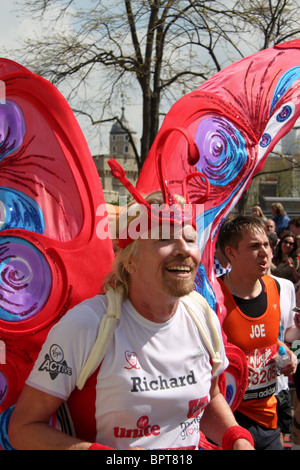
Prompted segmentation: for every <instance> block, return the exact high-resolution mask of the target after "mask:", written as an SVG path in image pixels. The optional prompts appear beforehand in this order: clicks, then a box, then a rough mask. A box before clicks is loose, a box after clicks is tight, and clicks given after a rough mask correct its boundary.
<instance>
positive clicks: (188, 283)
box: [162, 268, 197, 298]
mask: <svg viewBox="0 0 300 470" xmlns="http://www.w3.org/2000/svg"><path fill="white" fill-rule="evenodd" d="M196 273H197V269H196V268H193V269H192V271H191V273H190V276H189V277H188V278H180V277H177V278H173V279H170V278H169V277H168V275H167V274H166V275H164V276H163V279H162V289H163V291H164V292H165V293H166V294H169V295H171V296H172V297H178V298H179V297H183V296H185V295H188V294H190V293H191V292H192V291H193V290H194V288H195V284H194V283H195V277H196Z"/></svg>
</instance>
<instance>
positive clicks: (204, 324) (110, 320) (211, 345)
mask: <svg viewBox="0 0 300 470" xmlns="http://www.w3.org/2000/svg"><path fill="white" fill-rule="evenodd" d="M106 294H107V299H108V305H107V312H106V314H105V315H104V317H103V318H102V320H101V323H100V326H99V330H98V334H97V338H96V341H95V343H94V345H93V347H92V350H91V352H90V355H89V357H88V359H87V361H86V363H85V364H84V366H83V368H82V369H81V371H80V374H79V377H78V379H77V382H76V386H77V388H79V390H81V389H82V388H83V387H84V384H85V382H86V380H87V379H88V377H89V376H90V375H91V373H92V372H94V371H95V370H96V369H97V367H98V366H99V364H101V362H102V360H103V358H104V356H105V354H106V352H107V349H108V347H109V345H110V343H111V341H112V338H113V335H114V331H115V328H116V326H117V324H118V321H119V320H120V318H121V304H122V298H123V295H122V291H120V290H119V291H115V290H114V289H109V290H108V291H107V293H106ZM182 301H183V303H184V305H185V307H186V309H187V311H188V313H189V315H190V316H191V318H192V319H193V321H194V322H195V324H196V326H197V328H198V330H199V333H200V336H201V338H202V340H203V342H204V344H205V346H206V348H207V350H208V352H209V354H210V356H211V359H212V363H213V375H215V374H216V372H217V371H218V369H219V368H220V366H221V365H222V364H223V361H222V359H221V339H220V335H219V333H218V331H217V328H216V325H215V323H214V319H213V316H214V315H216V314H215V313H214V312H213V311H212V310H211V308H210V306H209V305H208V303H207V301H206V300H205V298H204V297H203V296H202V295H200V294H198V292H196V291H193V292H191V293H190V294H189V295H188V296H185V297H183V298H182ZM191 301H192V302H196V303H197V305H196V311H197V313H195V312H194V310H195V309H194V308H193V304H192V303H191ZM199 304H200V305H201V307H202V309H203V310H201V309H199Z"/></svg>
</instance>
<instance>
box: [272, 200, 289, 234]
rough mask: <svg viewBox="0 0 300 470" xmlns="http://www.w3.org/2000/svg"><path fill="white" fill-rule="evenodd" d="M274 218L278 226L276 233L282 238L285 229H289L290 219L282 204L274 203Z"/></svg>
mask: <svg viewBox="0 0 300 470" xmlns="http://www.w3.org/2000/svg"><path fill="white" fill-rule="evenodd" d="M271 213H272V216H273V217H272V218H273V220H274V222H275V225H276V233H277V235H278V237H279V238H280V233H281V231H282V230H283V229H285V228H289V223H290V218H289V217H288V216H287V214H286V212H285V210H284V207H283V205H282V204H281V203H280V202H274V203H273V204H272V205H271Z"/></svg>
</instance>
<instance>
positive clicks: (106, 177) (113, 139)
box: [94, 107, 138, 205]
mask: <svg viewBox="0 0 300 470" xmlns="http://www.w3.org/2000/svg"><path fill="white" fill-rule="evenodd" d="M120 121H121V123H122V124H120V123H119V122H116V123H114V124H113V126H112V127H111V130H110V133H109V154H108V155H97V156H96V157H94V161H95V164H96V167H97V170H98V173H99V176H100V180H101V184H102V188H103V193H104V198H105V201H106V202H107V203H110V204H117V205H124V204H123V203H122V202H124V199H125V197H127V196H128V191H127V189H126V188H125V187H124V186H123V185H122V184H121V183H120V182H119V181H118V180H116V179H115V178H114V177H113V176H112V175H111V170H110V167H109V165H108V163H107V162H108V160H109V159H110V158H114V159H115V160H117V161H118V163H120V165H121V166H122V167H123V168H124V170H125V172H126V176H127V178H128V179H129V181H130V182H131V183H132V184H133V185H134V186H135V185H136V182H137V179H138V166H137V162H136V158H135V154H134V151H133V147H132V145H131V143H130V141H129V135H128V132H127V131H126V130H125V129H127V130H128V131H130V134H131V136H132V139H133V141H134V143H135V146H136V147H137V133H136V132H135V131H134V130H133V129H131V127H130V124H129V123H128V121H127V119H126V118H125V109H124V107H123V108H122V116H121V119H120ZM120 197H121V198H122V200H121V201H120ZM120 202H121V203H120Z"/></svg>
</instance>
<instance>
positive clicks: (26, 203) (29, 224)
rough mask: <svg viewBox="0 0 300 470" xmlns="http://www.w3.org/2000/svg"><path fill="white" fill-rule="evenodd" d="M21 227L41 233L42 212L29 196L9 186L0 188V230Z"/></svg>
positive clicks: (43, 224)
mask: <svg viewBox="0 0 300 470" xmlns="http://www.w3.org/2000/svg"><path fill="white" fill-rule="evenodd" d="M7 229H23V230H30V231H32V232H35V233H40V234H42V233H43V232H44V229H45V221H44V216H43V213H42V211H41V209H40V207H39V206H38V204H37V203H36V202H35V201H34V200H33V199H31V198H30V197H29V196H26V195H25V194H23V193H21V192H19V191H16V190H15V189H11V188H4V187H2V188H0V230H7Z"/></svg>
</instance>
